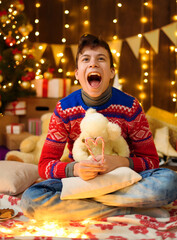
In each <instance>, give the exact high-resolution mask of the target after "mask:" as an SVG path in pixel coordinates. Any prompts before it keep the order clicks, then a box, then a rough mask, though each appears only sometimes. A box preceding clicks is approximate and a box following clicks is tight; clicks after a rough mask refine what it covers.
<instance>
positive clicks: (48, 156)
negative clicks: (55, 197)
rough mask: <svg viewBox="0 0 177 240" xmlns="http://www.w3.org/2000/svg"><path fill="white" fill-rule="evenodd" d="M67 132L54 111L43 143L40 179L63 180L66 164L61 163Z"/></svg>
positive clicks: (39, 168)
mask: <svg viewBox="0 0 177 240" xmlns="http://www.w3.org/2000/svg"><path fill="white" fill-rule="evenodd" d="M67 138H68V131H67V127H66V124H65V123H64V121H63V120H62V117H61V116H60V115H59V113H58V111H56V109H55V111H54V113H53V115H52V117H51V120H50V123H49V130H48V134H47V138H46V140H45V142H44V145H43V148H42V152H41V157H40V160H39V164H38V171H39V175H40V177H41V178H44V179H48V178H65V177H66V174H65V168H66V165H67V164H68V162H61V161H60V158H61V156H62V154H63V151H64V148H65V145H66V140H67Z"/></svg>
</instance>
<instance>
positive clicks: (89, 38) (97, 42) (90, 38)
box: [76, 34, 114, 68]
mask: <svg viewBox="0 0 177 240" xmlns="http://www.w3.org/2000/svg"><path fill="white" fill-rule="evenodd" d="M86 46H89V47H91V48H95V47H103V48H105V49H106V50H107V51H108V54H109V58H110V66H111V68H113V67H114V65H113V56H112V53H111V50H110V47H109V45H108V44H107V42H106V41H104V40H103V39H101V38H100V37H96V36H94V35H92V34H84V35H83V36H82V37H81V38H80V40H79V44H78V49H77V54H76V68H78V58H79V54H80V53H82V50H83V48H84V47H86Z"/></svg>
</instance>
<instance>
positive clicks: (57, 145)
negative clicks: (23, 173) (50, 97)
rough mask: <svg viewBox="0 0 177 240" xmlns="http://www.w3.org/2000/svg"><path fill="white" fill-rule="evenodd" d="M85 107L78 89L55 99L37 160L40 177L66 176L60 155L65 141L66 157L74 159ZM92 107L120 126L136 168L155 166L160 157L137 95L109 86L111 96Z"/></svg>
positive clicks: (145, 168) (86, 107)
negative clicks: (74, 145)
mask: <svg viewBox="0 0 177 240" xmlns="http://www.w3.org/2000/svg"><path fill="white" fill-rule="evenodd" d="M88 108H89V107H88V106H87V105H85V104H84V102H83V100H82V97H81V90H78V91H76V92H74V93H72V94H70V95H69V96H67V97H66V98H63V99H62V100H60V101H59V102H58V103H57V105H56V108H55V110H54V113H53V115H52V117H51V121H50V125H49V132H48V135H47V138H46V141H45V143H44V147H43V150H42V154H41V158H40V161H39V174H40V176H41V177H42V178H45V179H47V178H63V177H66V175H65V167H66V165H67V164H68V163H66V162H61V161H60V158H61V156H62V154H63V150H64V147H65V144H66V143H67V144H68V149H69V152H70V154H69V157H70V159H71V161H74V160H73V159H72V147H73V143H74V141H75V140H76V139H77V137H78V136H79V134H80V122H81V120H82V119H83V117H84V116H85V112H86V111H87V110H88ZM93 108H94V109H96V110H97V111H98V112H100V113H102V114H103V115H104V116H105V117H107V118H108V120H109V121H110V122H113V123H116V124H118V125H119V126H120V127H121V129H122V136H123V137H124V138H125V140H126V141H127V143H128V144H129V147H130V151H131V155H130V157H131V158H132V160H133V163H134V170H135V171H137V172H141V171H144V170H147V169H151V168H156V167H158V164H159V159H158V156H157V152H156V149H155V145H154V142H153V138H152V134H151V131H150V129H149V124H148V122H147V119H146V117H145V114H144V112H143V110H142V108H141V106H140V104H139V102H138V101H137V99H135V98H134V97H132V96H130V95H128V94H126V93H124V92H122V91H120V90H118V89H115V88H112V97H111V99H110V100H109V101H108V102H106V103H105V104H103V105H101V106H96V107H93Z"/></svg>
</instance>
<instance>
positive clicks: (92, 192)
mask: <svg viewBox="0 0 177 240" xmlns="http://www.w3.org/2000/svg"><path fill="white" fill-rule="evenodd" d="M141 179H142V177H141V176H140V175H139V174H138V173H136V172H135V171H133V170H132V169H130V168H128V167H120V168H116V169H115V170H113V171H111V172H109V173H106V174H103V175H98V176H97V177H96V178H94V179H91V180H88V181H84V180H82V179H81V178H80V177H70V178H63V179H62V183H63V188H62V191H61V196H60V197H61V199H62V200H65V199H82V198H93V197H97V196H101V195H104V194H107V193H110V192H114V191H116V190H118V189H121V188H124V187H127V186H130V185H132V184H133V183H135V182H137V181H139V180H141Z"/></svg>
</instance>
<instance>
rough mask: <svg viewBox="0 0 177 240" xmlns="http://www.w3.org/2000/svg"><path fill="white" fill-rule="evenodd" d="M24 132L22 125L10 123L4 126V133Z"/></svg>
mask: <svg viewBox="0 0 177 240" xmlns="http://www.w3.org/2000/svg"><path fill="white" fill-rule="evenodd" d="M23 131H24V124H23V123H12V124H10V125H7V126H6V133H13V134H20V133H21V132H23Z"/></svg>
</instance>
